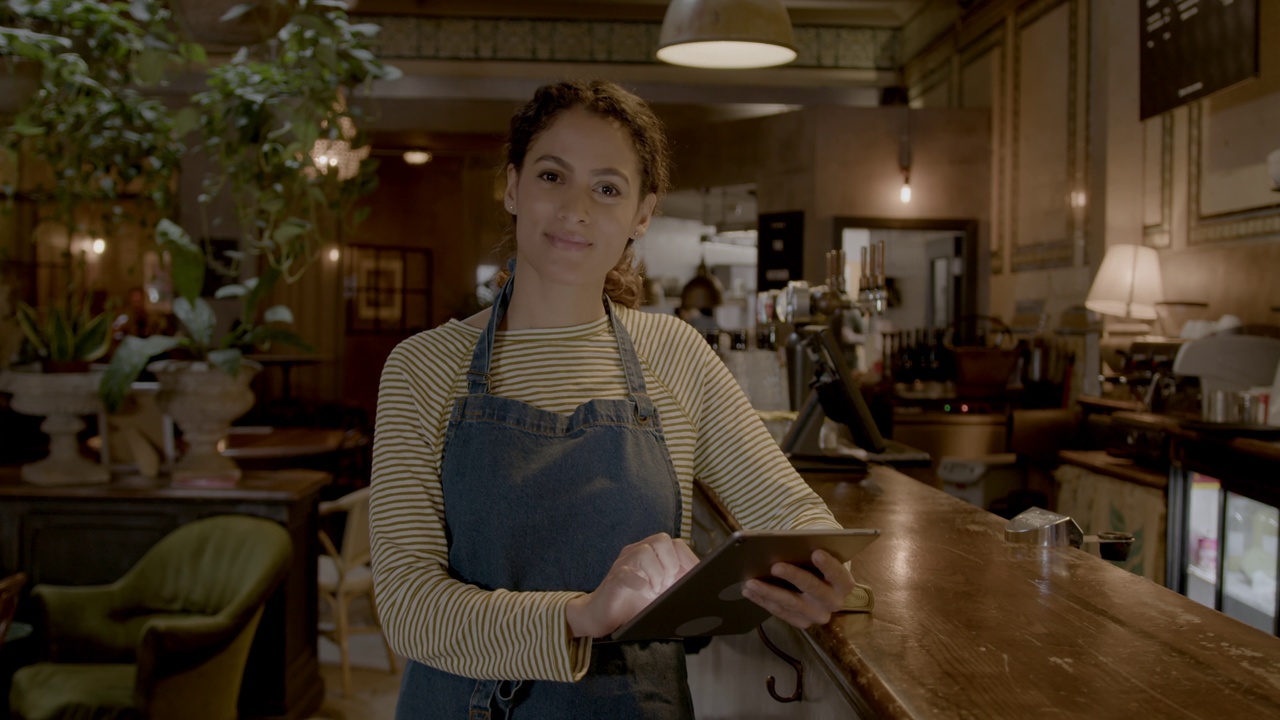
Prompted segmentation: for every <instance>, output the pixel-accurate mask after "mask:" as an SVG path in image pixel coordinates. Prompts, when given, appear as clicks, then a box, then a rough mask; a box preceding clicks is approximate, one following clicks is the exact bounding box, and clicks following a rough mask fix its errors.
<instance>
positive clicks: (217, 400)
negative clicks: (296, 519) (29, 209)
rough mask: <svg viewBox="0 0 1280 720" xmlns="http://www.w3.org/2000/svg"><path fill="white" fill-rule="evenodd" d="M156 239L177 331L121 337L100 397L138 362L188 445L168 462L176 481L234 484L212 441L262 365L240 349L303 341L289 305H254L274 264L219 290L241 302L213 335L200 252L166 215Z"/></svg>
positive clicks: (248, 400) (118, 397)
mask: <svg viewBox="0 0 1280 720" xmlns="http://www.w3.org/2000/svg"><path fill="white" fill-rule="evenodd" d="M156 240H157V243H158V244H159V246H160V247H161V248H163V249H165V250H168V251H169V255H170V257H171V258H172V273H173V286H174V290H175V293H176V295H177V297H175V298H174V300H173V312H174V315H176V316H177V318H178V321H179V323H180V324H181V326H182V330H183V333H182V334H181V335H172V336H171V335H152V336H149V337H145V338H139V337H135V336H128V337H126V338H124V340H123V341H122V342H121V343H120V346H119V347H118V348H116V351H115V353H114V354H113V355H112V357H111V362H110V363H109V364H108V365H107V369H106V373H105V375H104V376H103V378H102V382H101V386H100V391H101V395H102V399H103V401H104V402H105V403H106V406H107V408H108V410H115V409H116V408H118V407H119V406H120V404H121V403H122V402H123V400H124V396H125V394H126V393H128V392H129V388H130V386H131V385H132V384H133V381H134V380H136V379H137V378H138V376H139V375H140V374H141V373H142V371H143V370H144V369H148V370H150V371H151V372H153V373H154V374H155V375H156V378H157V379H158V380H159V383H160V394H159V396H158V398H157V400H158V404H159V406H160V409H161V410H163V411H164V412H165V413H167V414H168V415H170V416H171V417H173V420H174V423H175V424H177V426H178V428H179V429H180V430H181V431H182V435H183V438H184V440H185V441H186V445H187V450H186V452H185V453H184V454H183V456H182V458H181V459H180V460H179V461H178V462H177V464H176V465H175V466H174V468H173V472H172V476H173V479H174V481H176V482H180V483H183V482H186V483H202V484H224V483H234V482H236V481H237V480H239V478H240V469H239V468H238V467H236V464H235V462H234V461H232V460H230V459H229V458H226V457H223V456H222V455H221V454H220V453H219V452H218V447H217V446H218V442H219V441H221V440H222V439H223V438H224V437H226V434H227V429H228V428H229V427H230V426H231V423H232V422H234V421H235V420H236V419H237V418H239V417H240V416H241V415H243V414H244V413H246V412H248V410H249V408H251V407H253V401H254V395H253V390H252V389H250V387H249V383H250V382H251V381H252V380H253V377H254V376H255V375H256V374H257V373H258V371H260V370H261V369H262V366H261V365H260V364H258V363H256V362H253V361H250V360H246V359H245V358H244V354H243V348H255V349H264V350H265V349H267V348H269V347H270V346H271V345H272V344H273V343H276V342H281V343H285V344H289V345H293V346H296V347H299V348H303V349H309V348H308V346H307V343H305V342H303V341H302V340H301V339H300V338H299V337H298V336H297V335H295V334H294V333H293V332H292V331H290V330H289V329H288V328H286V327H284V326H285V325H289V324H291V323H292V322H293V313H292V312H291V311H290V310H289V308H288V307H286V306H284V305H274V306H271V307H268V308H266V309H265V310H261V312H260V309H261V308H262V305H263V303H264V301H265V300H266V299H267V297H268V296H269V295H270V292H271V289H272V287H274V286H275V284H276V283H277V282H278V281H279V280H280V278H281V274H280V271H279V270H277V269H276V268H274V267H271V266H269V265H268V266H267V267H266V269H265V270H264V271H263V273H262V275H261V276H259V277H257V278H254V279H251V280H249V281H246V282H244V283H242V284H234V285H226V286H223V287H222V288H220V289H219V290H218V292H217V295H216V296H217V297H239V298H241V299H242V306H241V312H240V316H239V318H237V321H236V323H235V325H234V326H233V327H232V328H231V330H229V331H227V332H225V333H223V334H221V335H215V330H214V328H215V324H216V317H215V316H214V312H213V308H212V307H211V306H210V305H209V303H208V302H207V301H206V300H205V299H204V298H202V297H200V291H201V289H202V288H203V286H204V276H205V272H206V271H207V264H206V259H205V256H204V252H203V251H202V249H201V248H200V246H199V245H197V244H195V243H194V242H193V241H192V240H191V238H190V236H189V235H188V234H187V232H186V231H185V230H183V229H182V228H181V227H180V226H178V225H177V224H176V223H174V222H172V221H170V220H161V221H160V223H159V224H158V226H157V227H156ZM166 353H171V354H172V355H173V357H171V358H169V359H164V360H156V361H154V362H153V359H154V358H155V357H156V356H158V355H162V354H166Z"/></svg>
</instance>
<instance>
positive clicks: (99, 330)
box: [70, 313, 111, 362]
mask: <svg viewBox="0 0 1280 720" xmlns="http://www.w3.org/2000/svg"><path fill="white" fill-rule="evenodd" d="M110 330H111V323H110V318H109V317H108V316H107V314H106V313H103V314H101V315H99V316H97V317H95V318H93V319H91V320H89V322H88V323H86V324H85V325H83V326H81V328H80V332H79V333H78V335H77V336H76V339H75V347H74V348H73V350H72V357H71V358H70V359H72V360H84V361H86V362H92V361H94V360H97V359H98V358H100V357H102V356H103V355H106V354H107V348H108V347H110V345H111V336H110Z"/></svg>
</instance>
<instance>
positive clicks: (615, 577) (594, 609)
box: [565, 533, 698, 638]
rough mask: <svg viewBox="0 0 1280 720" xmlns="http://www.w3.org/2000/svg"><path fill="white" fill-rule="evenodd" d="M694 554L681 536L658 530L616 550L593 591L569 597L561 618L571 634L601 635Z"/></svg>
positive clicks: (688, 564)
mask: <svg viewBox="0 0 1280 720" xmlns="http://www.w3.org/2000/svg"><path fill="white" fill-rule="evenodd" d="M697 564H698V556H697V555H694V554H693V551H692V550H690V549H689V545H688V544H687V543H685V541H684V540H681V539H672V537H671V536H670V535H668V534H666V533H658V534H657V535H650V536H649V537H647V538H645V539H644V540H641V541H640V542H637V543H632V544H630V545H628V546H626V547H624V548H622V552H620V553H618V559H617V560H614V561H613V567H611V568H609V574H608V575H606V576H605V578H604V580H603V581H601V583H600V586H599V587H597V588H596V589H595V590H594V591H592V592H589V593H587V594H586V595H581V596H579V597H576V598H574V599H572V600H570V601H569V605H568V606H567V607H566V608H565V619H566V620H567V621H568V623H569V630H570V631H571V632H572V633H573V635H574V637H591V638H598V637H604V636H605V635H608V634H609V633H611V632H613V631H614V630H617V629H618V628H619V627H621V626H622V624H623V623H625V622H627V621H628V620H630V619H631V618H633V617H635V615H636V613H638V612H640V611H641V610H642V609H644V606H646V605H648V604H649V602H650V601H652V600H653V599H654V598H656V597H657V596H658V595H660V594H662V592H663V591H664V590H666V589H667V588H669V587H671V584H672V583H674V582H675V581H676V580H679V579H680V578H681V577H683V576H684V574H685V573H686V572H688V571H689V569H690V568H692V567H693V566H694V565H697Z"/></svg>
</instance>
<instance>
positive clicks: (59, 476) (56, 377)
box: [0, 370, 111, 486]
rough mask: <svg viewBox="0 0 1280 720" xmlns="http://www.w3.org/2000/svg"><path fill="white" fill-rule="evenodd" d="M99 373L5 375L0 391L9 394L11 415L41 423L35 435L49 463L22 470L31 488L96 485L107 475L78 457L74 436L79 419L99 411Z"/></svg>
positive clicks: (0, 379) (108, 476) (40, 462)
mask: <svg viewBox="0 0 1280 720" xmlns="http://www.w3.org/2000/svg"><path fill="white" fill-rule="evenodd" d="M100 382H102V371H101V370H91V371H89V372H72V373H46V372H39V371H38V370H32V371H22V370H7V371H5V372H3V373H0V387H3V389H4V390H6V391H8V392H11V393H13V403H12V405H13V409H14V410H16V411H17V412H20V413H22V414H23V415H33V416H36V417H43V418H44V422H43V423H41V424H40V429H41V430H43V431H44V432H45V433H46V434H48V436H49V457H47V458H45V459H44V460H38V461H36V462H33V463H27V464H26V465H23V466H22V480H23V481H24V482H28V483H31V484H33V485H50V486H51V485H100V484H102V483H106V482H108V481H110V480H111V472H110V471H109V470H108V469H107V468H105V467H103V466H102V465H100V464H98V463H95V462H93V461H91V460H88V459H87V458H84V457H82V456H81V455H80V446H79V443H78V441H77V440H76V433H78V432H80V431H81V430H83V429H84V420H83V419H81V418H82V417H83V416H84V415H93V414H95V413H97V412H99V411H100V410H101V409H102V401H101V400H99V399H98V384H99V383H100Z"/></svg>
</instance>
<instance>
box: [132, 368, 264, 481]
mask: <svg viewBox="0 0 1280 720" xmlns="http://www.w3.org/2000/svg"><path fill="white" fill-rule="evenodd" d="M147 369H148V370H150V371H151V372H153V373H155V376H156V379H157V380H158V381H159V383H160V393H159V394H158V395H157V397H156V402H157V404H158V405H159V407H160V409H161V410H162V411H164V412H165V413H166V414H168V415H169V416H170V417H172V418H173V422H174V424H176V425H177V426H178V429H179V430H181V431H182V437H183V439H185V440H186V444H187V451H186V452H185V453H183V455H182V457H181V458H180V459H179V460H178V462H177V463H175V464H174V466H173V472H172V477H173V482H174V483H177V484H186V485H192V484H200V485H233V484H235V483H236V482H238V481H239V480H240V468H239V467H238V466H237V465H236V464H235V461H233V460H231V459H230V458H227V457H224V456H223V455H222V454H221V453H219V452H218V443H219V442H220V441H221V440H222V439H223V438H225V437H226V436H227V430H228V428H230V427H231V423H233V422H235V420H236V418H239V417H240V416H241V415H244V414H245V413H246V412H248V411H249V408H251V407H253V401H254V396H253V390H250V389H249V383H250V382H252V381H253V378H254V376H256V375H257V374H258V372H259V371H261V370H262V365H259V364H258V363H256V362H252V361H249V360H245V361H244V362H242V363H241V365H240V372H239V374H237V375H236V376H235V377H231V376H230V375H228V374H226V373H224V372H223V371H222V370H219V369H218V368H217V367H216V366H214V365H210V364H208V363H205V362H191V361H185V360H160V361H157V362H153V363H151V364H150V365H148V366H147Z"/></svg>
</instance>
